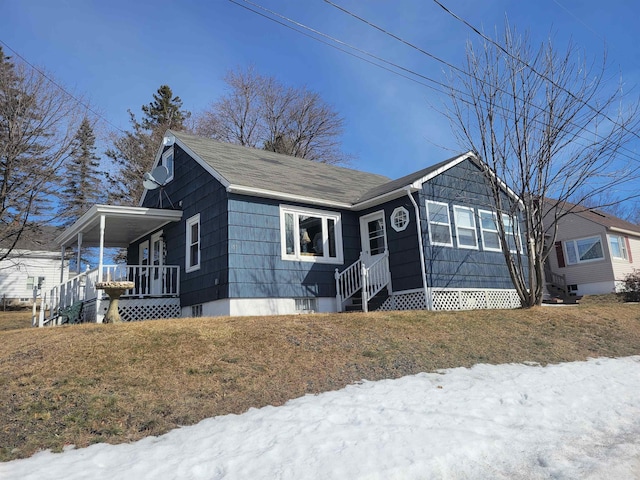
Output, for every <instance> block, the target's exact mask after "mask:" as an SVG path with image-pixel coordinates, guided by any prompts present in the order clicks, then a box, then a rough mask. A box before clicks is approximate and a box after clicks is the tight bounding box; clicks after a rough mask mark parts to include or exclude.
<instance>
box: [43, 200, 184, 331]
mask: <svg viewBox="0 0 640 480" xmlns="http://www.w3.org/2000/svg"><path fill="white" fill-rule="evenodd" d="M181 218H182V211H180V210H168V209H155V208H143V207H127V206H113V205H94V206H93V207H92V208H91V209H90V210H89V211H88V212H87V213H85V214H84V215H83V216H82V217H81V218H80V219H78V220H77V221H76V222H75V223H74V224H73V225H71V226H70V227H68V228H67V229H66V230H65V231H64V232H63V233H62V234H61V235H60V236H59V237H58V238H56V243H57V245H59V246H60V250H61V258H62V259H64V258H65V252H67V249H75V255H76V262H75V263H76V271H75V272H70V274H69V280H67V281H66V282H63V281H62V280H63V279H62V278H61V279H60V284H58V285H56V286H55V287H53V288H52V289H51V290H50V291H48V292H44V293H43V298H42V302H41V305H42V308H41V310H40V312H39V314H38V315H37V321H36V320H35V319H34V324H36V323H37V325H38V326H45V325H57V324H60V323H62V322H65V321H72V320H71V318H69V317H68V316H67V315H66V314H70V315H74V320H78V321H82V322H97V323H101V322H102V321H103V318H104V314H105V312H106V310H107V307H108V304H109V298H108V296H107V295H106V294H105V292H104V291H103V290H99V289H97V288H96V284H99V283H101V282H110V281H129V282H133V283H134V287H133V288H131V289H129V290H126V292H125V293H124V294H123V295H122V297H121V300H120V308H119V310H120V314H121V316H122V318H123V320H125V321H129V320H141V319H146V318H167V317H178V316H180V298H179V297H180V267H179V266H177V265H165V261H164V260H165V253H166V252H165V244H164V243H165V242H164V237H163V234H162V231H161V228H162V227H163V226H164V225H167V224H169V223H171V222H177V221H180V220H181ZM152 232H157V233H156V234H155V235H154V236H153V237H152V240H151V245H150V246H149V247H148V249H147V250H146V252H145V255H144V256H141V258H140V261H139V262H138V263H139V264H137V265H128V264H113V263H112V262H108V263H107V262H105V258H106V257H105V250H106V249H112V248H127V247H128V246H129V245H130V244H131V243H132V242H134V241H136V240H138V239H140V238H142V237H144V236H145V235H148V234H150V233H152ZM92 247H95V248H97V266H96V267H94V268H89V267H88V266H87V268H85V269H84V270H82V264H83V261H82V256H83V251H84V252H86V251H87V249H88V248H92ZM67 258H68V255H67ZM77 312H79V313H78V315H75V314H76V313H77Z"/></svg>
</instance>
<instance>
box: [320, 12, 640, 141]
mask: <svg viewBox="0 0 640 480" xmlns="http://www.w3.org/2000/svg"><path fill="white" fill-rule="evenodd" d="M325 1H326V0H325ZM433 2H434V3H435V4H436V5H438V6H440V7H441V8H442V9H443V10H444V11H445V12H447V13H448V14H449V15H451V16H452V17H453V18H455V19H456V20H458V21H459V22H462V23H463V24H464V25H466V26H467V27H469V28H470V29H471V30H472V31H474V32H475V33H476V34H477V35H479V36H480V37H481V38H483V39H484V40H485V41H487V42H489V43H491V44H492V45H493V46H495V47H496V48H498V49H499V50H500V51H502V52H503V53H504V54H505V55H507V56H508V57H509V58H512V59H514V60H515V61H517V62H518V63H520V64H522V65H524V66H525V67H527V68H528V69H530V70H531V71H532V72H533V73H535V74H536V75H538V76H539V77H540V78H543V79H544V80H546V81H547V82H549V83H550V84H551V85H553V86H554V87H556V88H559V89H560V90H562V91H563V92H564V93H566V94H567V95H569V96H570V97H571V98H572V99H573V100H576V101H577V102H579V103H581V104H582V105H584V106H585V107H587V108H588V109H589V110H591V111H592V112H594V113H596V114H597V115H602V116H603V117H604V118H605V119H607V120H609V121H610V122H611V123H613V124H614V125H616V126H617V127H620V128H622V129H623V130H624V131H625V132H627V133H629V134H631V135H633V136H634V137H636V138H638V139H640V135H639V134H638V133H636V132H632V131H631V130H629V129H628V128H627V127H625V126H624V125H620V124H619V123H618V122H616V121H615V120H614V119H612V118H611V117H610V116H609V115H607V113H605V112H604V111H602V110H599V109H597V108H596V107H594V106H592V105H591V104H590V103H588V102H585V101H584V100H581V99H579V98H578V97H577V96H576V95H575V94H574V93H573V92H572V91H571V90H569V89H567V88H565V87H563V86H562V85H559V84H558V83H557V82H555V81H554V80H553V79H551V78H549V77H548V76H546V75H544V74H543V73H540V72H539V71H538V70H537V69H536V68H535V67H534V66H533V65H530V64H529V63H528V62H525V61H524V60H522V59H521V58H519V57H517V56H515V55H513V54H512V53H511V52H509V51H508V50H507V49H506V48H504V47H503V46H502V45H500V44H499V43H498V42H496V41H495V40H493V39H492V38H490V37H488V36H486V35H485V34H484V33H482V32H481V31H480V30H478V29H477V28H476V27H474V26H473V25H472V24H471V23H469V22H467V21H466V20H465V19H464V18H462V17H460V16H459V15H457V14H455V13H453V12H452V11H451V10H449V9H448V8H447V7H446V6H445V5H443V4H442V3H440V2H439V1H438V0H433Z"/></svg>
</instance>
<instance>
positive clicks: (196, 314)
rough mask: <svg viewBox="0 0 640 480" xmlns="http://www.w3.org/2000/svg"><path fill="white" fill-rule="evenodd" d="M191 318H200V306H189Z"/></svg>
mask: <svg viewBox="0 0 640 480" xmlns="http://www.w3.org/2000/svg"><path fill="white" fill-rule="evenodd" d="M191 316H192V317H193V318H196V317H201V316H202V304H199V305H191Z"/></svg>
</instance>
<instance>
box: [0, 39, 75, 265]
mask: <svg viewBox="0 0 640 480" xmlns="http://www.w3.org/2000/svg"><path fill="white" fill-rule="evenodd" d="M9 60H10V59H9V57H6V56H5V55H4V53H3V51H2V48H0V245H2V250H1V251H0V261H2V260H4V259H6V258H7V257H8V256H9V254H10V253H11V251H12V250H13V249H14V247H15V246H16V244H17V243H18V241H19V240H20V238H21V237H22V236H23V235H24V236H26V235H28V234H29V233H30V232H32V231H34V230H35V231H37V229H34V228H32V227H33V223H35V222H43V220H44V219H45V218H46V217H47V216H50V215H51V208H50V207H51V205H50V204H49V199H50V196H51V192H52V189H53V188H54V185H55V181H56V179H57V175H58V174H59V169H60V167H61V166H62V165H63V163H64V162H65V160H66V159H67V157H68V155H69V152H70V147H71V142H72V140H73V136H74V134H75V131H76V129H77V122H78V115H77V114H76V113H77V112H76V110H77V108H76V106H77V103H76V102H75V100H73V99H72V98H71V97H70V96H69V95H68V94H66V93H65V92H64V91H62V90H61V89H60V88H59V87H57V86H56V85H54V84H53V83H51V82H50V81H49V80H47V79H46V78H45V77H44V76H43V75H42V74H41V73H40V72H37V71H35V70H34V69H32V68H31V67H29V66H27V65H25V64H23V63H13V62H10V61H9ZM33 235H36V233H34V234H33Z"/></svg>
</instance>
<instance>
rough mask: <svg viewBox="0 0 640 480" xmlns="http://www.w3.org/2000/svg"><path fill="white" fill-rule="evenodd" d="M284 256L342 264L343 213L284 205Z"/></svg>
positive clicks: (281, 215)
mask: <svg viewBox="0 0 640 480" xmlns="http://www.w3.org/2000/svg"><path fill="white" fill-rule="evenodd" d="M280 228H281V240H282V258H283V259H284V260H299V261H305V262H318V263H342V262H343V257H342V231H341V221H340V214H339V213H333V212H322V211H319V210H310V209H298V208H295V207H280Z"/></svg>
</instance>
